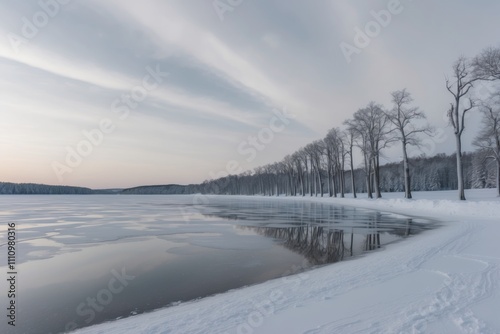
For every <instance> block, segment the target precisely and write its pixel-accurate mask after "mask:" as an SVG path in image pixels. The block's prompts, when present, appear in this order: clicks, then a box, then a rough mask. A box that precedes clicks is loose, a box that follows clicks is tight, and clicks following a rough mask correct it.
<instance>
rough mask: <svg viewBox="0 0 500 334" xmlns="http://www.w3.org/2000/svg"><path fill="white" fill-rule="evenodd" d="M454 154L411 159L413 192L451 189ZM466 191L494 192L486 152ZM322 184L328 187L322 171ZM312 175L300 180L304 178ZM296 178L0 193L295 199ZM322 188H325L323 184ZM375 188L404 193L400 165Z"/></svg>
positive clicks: (468, 158) (14, 187) (357, 175)
mask: <svg viewBox="0 0 500 334" xmlns="http://www.w3.org/2000/svg"><path fill="white" fill-rule="evenodd" d="M455 164H456V158H455V154H451V155H446V154H438V155H436V156H433V157H424V156H420V157H416V158H411V159H410V169H411V171H412V174H411V175H412V183H411V185H412V190H416V191H432V190H456V189H457V186H458V185H457V171H456V168H455ZM463 165H464V174H465V187H466V188H467V189H471V188H474V189H481V188H494V187H495V184H496V183H495V182H496V170H495V169H496V164H495V161H494V160H492V159H488V153H487V152H485V151H482V150H478V151H476V152H474V153H464V154H463ZM320 172H321V173H323V174H324V177H323V178H322V180H324V182H327V179H328V178H327V177H326V174H327V172H326V170H320ZM309 177H311V175H305V178H306V179H307V178H309ZM296 180H297V179H295V178H293V177H292V178H290V175H289V174H288V173H287V172H286V171H279V170H268V171H265V170H259V172H258V173H257V172H255V171H254V172H246V173H243V174H241V175H229V176H227V177H223V178H220V179H217V180H208V181H205V182H203V183H202V184H190V185H179V184H168V185H153V186H139V187H134V188H128V189H103V190H95V189H90V188H83V187H72V186H51V185H45V184H34V183H10V182H0V194H18V195H22V194H33V195H35V194H40V195H42V194H47V195H60V194H61V195H62V194H74V195H90V194H123V195H188V194H197V193H203V194H220V195H239V194H241V195H269V196H271V195H273V196H275V195H277V194H279V195H291V194H294V195H298V194H300V193H301V185H300V183H299V182H298V181H296ZM354 182H355V187H356V191H358V192H366V182H365V171H364V169H362V168H358V169H355V170H354ZM309 184H310V183H308V182H304V187H305V189H304V190H305V194H309V195H310V194H311V193H312V194H314V195H316V194H318V195H320V194H319V189H320V187H314V186H313V187H310V186H309ZM323 186H324V187H323V189H327V188H328V187H327V185H325V184H324V185H323ZM380 187H381V190H382V191H384V192H402V191H404V171H403V165H402V163H389V164H386V165H382V166H380ZM345 192H346V193H349V192H352V189H351V172H350V171H345Z"/></svg>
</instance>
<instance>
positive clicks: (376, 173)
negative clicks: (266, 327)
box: [373, 154, 382, 198]
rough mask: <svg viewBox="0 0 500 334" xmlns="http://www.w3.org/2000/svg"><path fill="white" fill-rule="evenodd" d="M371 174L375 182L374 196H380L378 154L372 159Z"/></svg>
mask: <svg viewBox="0 0 500 334" xmlns="http://www.w3.org/2000/svg"><path fill="white" fill-rule="evenodd" d="M373 172H374V173H373V175H374V178H375V180H374V182H375V196H376V198H382V194H381V193H380V174H379V161H378V154H377V155H376V156H375V157H374V159H373Z"/></svg>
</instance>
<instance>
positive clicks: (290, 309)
mask: <svg viewBox="0 0 500 334" xmlns="http://www.w3.org/2000/svg"><path fill="white" fill-rule="evenodd" d="M361 196H363V195H361ZM383 196H384V198H383V199H379V200H368V199H363V198H361V199H360V198H358V199H352V198H344V199H341V198H338V199H331V198H309V197H306V198H300V199H297V198H289V200H305V201H327V202H335V203H339V204H344V205H355V206H359V207H364V208H374V209H378V210H383V211H390V212H395V213H401V214H408V215H417V216H425V217H430V218H435V219H439V220H441V221H444V222H445V223H444V224H443V227H441V228H439V229H435V230H431V231H428V232H425V233H422V234H420V235H417V236H415V237H412V238H410V239H408V240H406V241H405V242H400V243H396V244H392V245H389V246H388V247H386V249H384V250H382V251H379V252H375V253H370V254H369V255H368V256H365V257H362V258H358V259H356V260H353V261H345V262H341V263H336V264H333V265H330V266H325V267H321V268H318V269H315V270H312V271H307V272H299V273H297V274H296V275H293V276H288V277H283V278H280V279H275V280H272V281H268V282H266V283H263V284H259V285H255V286H251V287H247V288H243V289H238V290H234V291H229V292H227V293H224V294H220V295H216V296H212V297H208V298H204V299H202V300H199V301H193V302H188V303H184V304H180V305H178V306H175V307H170V308H166V309H162V310H158V311H155V312H151V313H146V314H141V315H137V316H134V317H130V318H126V319H122V320H119V321H114V322H109V323H104V324H100V325H96V326H93V327H88V328H84V329H81V330H78V331H77V333H80V334H83V333H106V334H109V333H111V334H113V333H116V334H121V333H200V334H206V333H217V334H219V333H220V334H224V333H227V334H233V333H238V334H239V333H307V334H313V333H500V290H499V283H500V242H499V240H500V199H499V198H496V197H495V190H494V189H489V190H469V191H467V192H466V196H467V198H468V201H467V202H460V201H457V200H455V198H456V192H454V191H451V192H447V191H444V192H421V193H415V194H414V198H415V199H414V200H411V201H408V200H404V199H401V197H402V194H400V193H397V194H383ZM281 199H282V198H281ZM269 200H273V199H271V198H270V199H269ZM297 270H298V268H290V271H291V272H294V271H297Z"/></svg>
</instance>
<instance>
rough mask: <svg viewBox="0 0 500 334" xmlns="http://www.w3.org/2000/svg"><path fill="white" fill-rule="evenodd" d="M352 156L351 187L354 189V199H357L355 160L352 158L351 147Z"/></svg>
mask: <svg viewBox="0 0 500 334" xmlns="http://www.w3.org/2000/svg"><path fill="white" fill-rule="evenodd" d="M350 156H351V159H350V160H351V187H352V196H353V197H354V198H356V197H357V196H356V182H354V162H353V158H352V147H351V153H350Z"/></svg>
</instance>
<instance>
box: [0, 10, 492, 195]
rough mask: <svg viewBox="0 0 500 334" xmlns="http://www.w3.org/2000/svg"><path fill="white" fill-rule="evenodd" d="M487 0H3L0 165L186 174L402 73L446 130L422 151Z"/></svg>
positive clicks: (264, 156)
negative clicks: (434, 134) (448, 79)
mask: <svg viewBox="0 0 500 334" xmlns="http://www.w3.org/2000/svg"><path fill="white" fill-rule="evenodd" d="M214 3H215V4H216V5H217V6H214ZM381 10H384V12H382V13H381V12H380V11H381ZM389 10H390V11H389ZM391 11H392V13H391ZM374 12H375V13H381V14H380V17H379V21H380V22H381V23H376V21H375V17H374ZM387 13H390V17H389V16H387V15H385V16H384V15H383V14H387ZM499 14H500V2H498V1H494V0H490V1H486V0H485V1H465V0H459V1H457V0H446V1H431V0H413V1H411V0H401V1H400V4H399V5H397V4H396V3H395V1H394V0H392V1H386V0H383V1H378V0H376V1H373V0H370V1H338V0H335V1H334V0H330V1H326V0H318V1H302V0H292V1H290V0H286V1H285V0H242V1H237V0H231V1H229V0H219V1H216V2H213V1H212V0H193V1H185V0H178V1H176V0H172V1H149V0H147V1H140V2H139V1H123V0H107V1H100V0H99V1H97V0H95V1H80V0H73V1H68V0H65V1H63V0H60V2H56V1H55V0H46V1H45V2H44V1H43V0H42V1H41V2H38V1H12V0H1V1H0V73H1V77H0V112H1V119H0V157H1V163H0V181H10V182H36V183H48V184H70V185H79V186H87V187H93V188H107V187H128V186H136V185H143V184H169V183H181V184H185V183H198V182H202V181H203V180H205V179H208V178H210V177H211V176H212V175H220V173H221V172H223V171H225V170H226V169H227V164H228V162H231V163H230V165H231V167H230V169H236V167H235V166H237V167H241V168H242V169H249V168H253V167H256V166H259V165H263V164H266V163H270V162H274V161H277V160H281V159H282V158H283V157H284V156H285V155H287V154H290V153H292V152H294V151H295V150H297V149H298V148H300V147H301V146H304V145H305V144H307V143H309V142H311V141H313V140H315V139H319V138H322V137H323V136H324V135H325V134H326V132H327V131H328V130H329V129H330V128H332V127H337V126H341V125H342V122H343V121H344V120H346V119H348V118H350V117H351V116H352V114H353V113H354V112H355V111H356V110H357V109H359V108H361V107H364V106H365V105H366V104H367V103H368V102H370V101H371V100H374V101H376V102H379V103H381V104H384V106H386V107H389V106H390V95H389V94H390V92H391V91H394V90H397V89H402V88H407V89H408V90H409V91H410V92H411V93H412V95H413V97H414V99H415V105H418V106H420V107H421V109H422V110H424V111H425V112H426V114H427V115H428V118H429V119H430V121H431V123H432V124H433V125H434V126H435V127H436V128H437V129H438V130H439V129H441V130H444V132H442V134H441V135H440V137H439V138H438V140H435V141H434V143H435V144H436V145H435V148H434V147H431V146H432V145H431V144H429V147H428V148H427V150H426V153H428V154H434V153H438V152H446V153H451V152H453V149H454V146H453V145H454V141H453V139H452V136H451V132H452V130H451V128H449V127H447V123H446V121H445V119H444V117H443V116H444V115H445V112H446V110H447V108H448V106H449V103H450V102H451V100H450V94H449V93H448V92H447V91H446V88H445V85H444V81H445V75H446V74H449V73H450V67H451V64H452V63H453V61H454V60H455V59H456V58H457V57H458V56H459V55H461V54H464V55H466V56H473V55H475V54H477V53H478V52H479V51H480V50H481V49H483V48H485V47H487V46H498V45H499V44H500V41H499V36H500V35H499V33H500V20H499V19H498V18H499ZM367 24H368V25H367ZM357 29H358V30H357ZM366 29H371V30H369V31H365V30H366ZM356 31H358V32H359V31H364V32H367V33H368V34H369V35H371V36H372V37H370V36H368V38H369V41H367V40H366V38H365V40H363V37H360V36H359V35H360V34H359V33H356ZM356 34H358V36H357V37H358V39H357V40H356V41H355V37H356V36H355V35H356ZM360 43H365V44H367V45H362V44H360ZM341 45H343V46H344V52H343V51H342V48H341ZM346 45H349V46H352V48H350V47H347V49H348V50H349V52H347V53H346V52H345V48H346ZM354 48H357V49H356V50H355V51H356V52H354V51H353V50H354ZM346 55H347V56H346ZM348 58H349V59H348ZM167 73H168V75H167ZM276 114H279V115H281V118H277V117H276ZM283 114H285V116H283ZM292 116H293V118H292ZM478 120H479V114H478V113H477V112H476V113H475V114H472V115H471V116H470V118H469V121H470V122H471V127H469V128H468V129H467V130H466V141H470V138H472V137H473V136H474V131H475V125H474V124H475V123H478ZM93 129H99V130H98V131H99V132H98V131H97V130H95V131H93ZM263 129H264V130H263ZM270 129H272V130H270ZM85 132H86V133H87V134H85ZM258 134H260V135H261V139H264V140H265V143H262V142H261V141H260V140H261V139H259V136H258ZM249 136H253V137H257V141H258V142H257V143H256V144H255V146H259V147H258V148H259V150H257V149H254V148H252V144H251V143H250V142H249V140H248V138H249ZM465 148H466V149H471V146H470V145H468V144H466V145H465ZM70 152H73V153H70ZM74 152H76V153H74ZM255 152H256V154H253V153H255ZM398 154H399V150H397V149H396V148H395V149H392V150H389V151H387V152H386V159H387V160H397V159H399V157H398ZM414 154H419V153H418V152H415V153H414ZM75 155H78V156H76V157H75ZM360 162H361V161H358V162H357V163H358V164H359V163H360Z"/></svg>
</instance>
